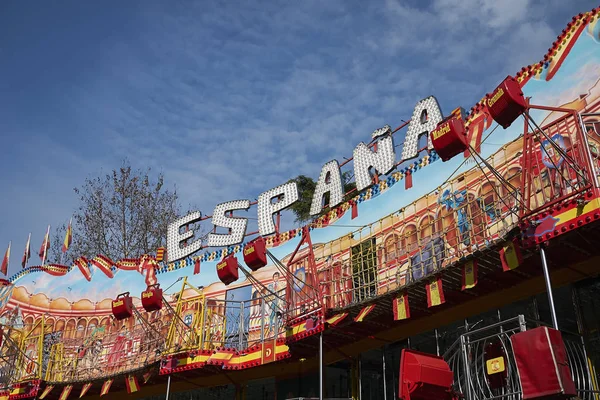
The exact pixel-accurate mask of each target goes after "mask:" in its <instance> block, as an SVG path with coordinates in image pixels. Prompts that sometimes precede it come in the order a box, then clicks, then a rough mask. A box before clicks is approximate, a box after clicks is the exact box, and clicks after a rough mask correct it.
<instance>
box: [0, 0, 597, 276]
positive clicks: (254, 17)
mask: <svg viewBox="0 0 600 400" xmlns="http://www.w3.org/2000/svg"><path fill="white" fill-rule="evenodd" d="M594 6H597V2H596V1H566V0H565V1H537V2H536V1H526V0H511V1H502V2H489V1H483V0H479V1H477V0H436V1H433V2H429V3H425V2H417V1H413V2H410V1H408V2H407V1H403V2H396V1H392V0H389V1H372V2H359V1H326V2H323V1H319V2H317V1H304V2H283V1H269V2H263V4H262V5H245V4H239V2H209V1H202V2H191V1H190V2H182V1H179V2H173V1H170V2H155V1H139V2H137V1H128V2H114V1H113V2H111V1H107V2H102V3H98V2H80V1H62V2H59V3H58V2H57V3H53V4H50V3H48V2H40V3H36V5H35V7H31V4H27V3H23V2H18V1H5V2H2V4H1V5H0V60H1V62H0V76H1V77H2V79H0V130H1V132H2V139H3V141H2V143H3V145H2V149H3V152H2V153H3V156H2V157H0V169H1V171H2V174H1V175H0V176H1V177H2V178H1V179H2V183H3V185H2V187H3V189H4V193H3V194H4V195H3V196H2V197H1V198H0V207H1V210H2V212H1V214H0V251H2V252H3V251H4V246H6V244H8V241H9V240H12V241H13V252H12V262H11V273H13V272H16V271H17V270H18V269H19V268H20V257H21V254H22V251H23V246H24V244H25V240H26V238H27V234H28V233H29V232H32V248H33V250H34V252H35V251H37V249H38V248H39V246H40V244H41V240H42V237H43V234H44V232H45V228H46V226H47V225H48V224H51V225H53V226H56V225H59V224H61V223H63V222H65V221H67V220H68V219H69V217H70V215H71V213H72V211H73V210H74V209H75V208H76V206H77V203H76V200H77V199H76V197H75V194H74V192H73V190H72V189H73V187H75V186H79V185H80V184H81V183H82V182H83V181H84V179H85V178H86V177H88V176H95V175H97V174H99V173H101V171H102V169H104V170H108V169H111V168H114V167H117V166H118V165H120V160H121V159H123V158H124V157H128V158H129V159H130V161H131V162H132V163H133V165H134V166H136V167H142V168H143V167H147V166H150V167H152V168H153V169H154V170H155V171H162V172H164V174H165V176H166V179H167V182H168V184H169V185H172V186H175V185H176V187H177V190H178V192H179V193H180V196H181V201H182V203H183V204H184V205H185V204H189V203H192V204H196V205H198V206H199V208H200V209H201V210H202V211H203V212H204V213H206V214H210V213H211V212H212V209H213V207H214V205H215V204H217V203H220V202H223V201H227V200H232V199H238V198H250V199H254V198H256V196H258V194H259V193H261V192H262V191H264V190H267V189H270V188H271V187H274V186H276V185H278V184H281V183H283V182H285V181H287V179H289V178H290V177H293V176H296V175H298V174H306V175H310V176H313V177H314V178H316V177H317V176H318V173H319V170H320V168H321V166H322V165H323V164H324V163H325V162H327V161H329V160H331V159H334V158H337V159H339V160H343V157H344V156H346V157H348V156H350V154H351V152H352V149H353V148H354V146H356V144H357V143H358V142H360V141H368V140H369V138H370V133H371V132H372V131H373V130H374V129H376V128H379V127H381V126H383V125H385V124H390V125H392V126H397V125H399V124H400V122H401V120H402V119H408V118H410V115H411V112H412V109H413V107H414V105H415V103H416V102H417V101H418V100H419V99H421V98H424V97H426V96H428V95H430V94H433V95H435V96H436V97H437V98H438V100H439V101H440V104H441V106H442V110H443V111H444V112H445V113H448V112H449V111H451V110H452V109H453V108H455V107H456V106H464V107H465V108H467V109H468V108H470V107H471V106H472V105H473V104H474V103H475V102H476V101H478V100H479V99H480V98H481V97H482V95H484V94H485V93H486V92H487V91H490V90H491V89H492V88H493V87H495V85H496V84H497V83H498V82H499V81H500V80H502V79H503V78H504V77H505V76H506V75H508V74H514V73H515V72H516V71H517V70H518V69H520V68H521V67H522V66H523V65H526V64H529V63H533V62H537V61H539V60H540V59H541V57H542V56H543V54H544V53H545V52H546V50H547V49H548V47H550V45H551V43H552V42H553V41H554V40H555V38H556V36H557V35H558V34H559V33H560V31H561V30H562V29H563V28H564V27H565V26H566V24H567V22H568V21H569V20H570V18H571V17H572V16H573V15H575V14H577V13H578V12H582V11H587V10H590V9H591V8H593V7H594ZM400 142H401V140H398V141H397V143H400ZM253 213H254V211H252V212H251V215H250V216H253ZM290 223H291V221H290V222H287V224H290ZM34 257H35V256H34Z"/></svg>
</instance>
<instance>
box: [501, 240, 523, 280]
mask: <svg viewBox="0 0 600 400" xmlns="http://www.w3.org/2000/svg"><path fill="white" fill-rule="evenodd" d="M500 261H501V262H502V270H503V271H504V272H506V271H511V270H513V269H515V268H517V267H518V266H519V265H521V263H523V255H522V254H521V248H520V247H519V243H518V241H517V238H514V239H513V240H511V241H508V242H506V244H505V245H504V246H502V248H501V249H500Z"/></svg>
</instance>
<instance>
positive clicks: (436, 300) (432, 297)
mask: <svg viewBox="0 0 600 400" xmlns="http://www.w3.org/2000/svg"><path fill="white" fill-rule="evenodd" d="M425 290H426V291H427V307H435V306H439V305H440V304H444V303H445V302H446V299H444V289H443V288H442V278H440V277H437V278H433V279H431V280H430V281H429V282H427V284H426V285H425Z"/></svg>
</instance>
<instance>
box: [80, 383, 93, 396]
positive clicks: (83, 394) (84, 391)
mask: <svg viewBox="0 0 600 400" xmlns="http://www.w3.org/2000/svg"><path fill="white" fill-rule="evenodd" d="M91 387H92V382H88V383H86V384H85V385H83V387H82V388H81V394H80V395H79V398H82V397H83V396H85V394H86V393H87V392H88V390H90V388H91Z"/></svg>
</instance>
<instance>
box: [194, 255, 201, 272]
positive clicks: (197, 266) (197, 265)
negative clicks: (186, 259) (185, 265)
mask: <svg viewBox="0 0 600 400" xmlns="http://www.w3.org/2000/svg"><path fill="white" fill-rule="evenodd" d="M199 273H200V257H196V260H194V275H196V274H199Z"/></svg>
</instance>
